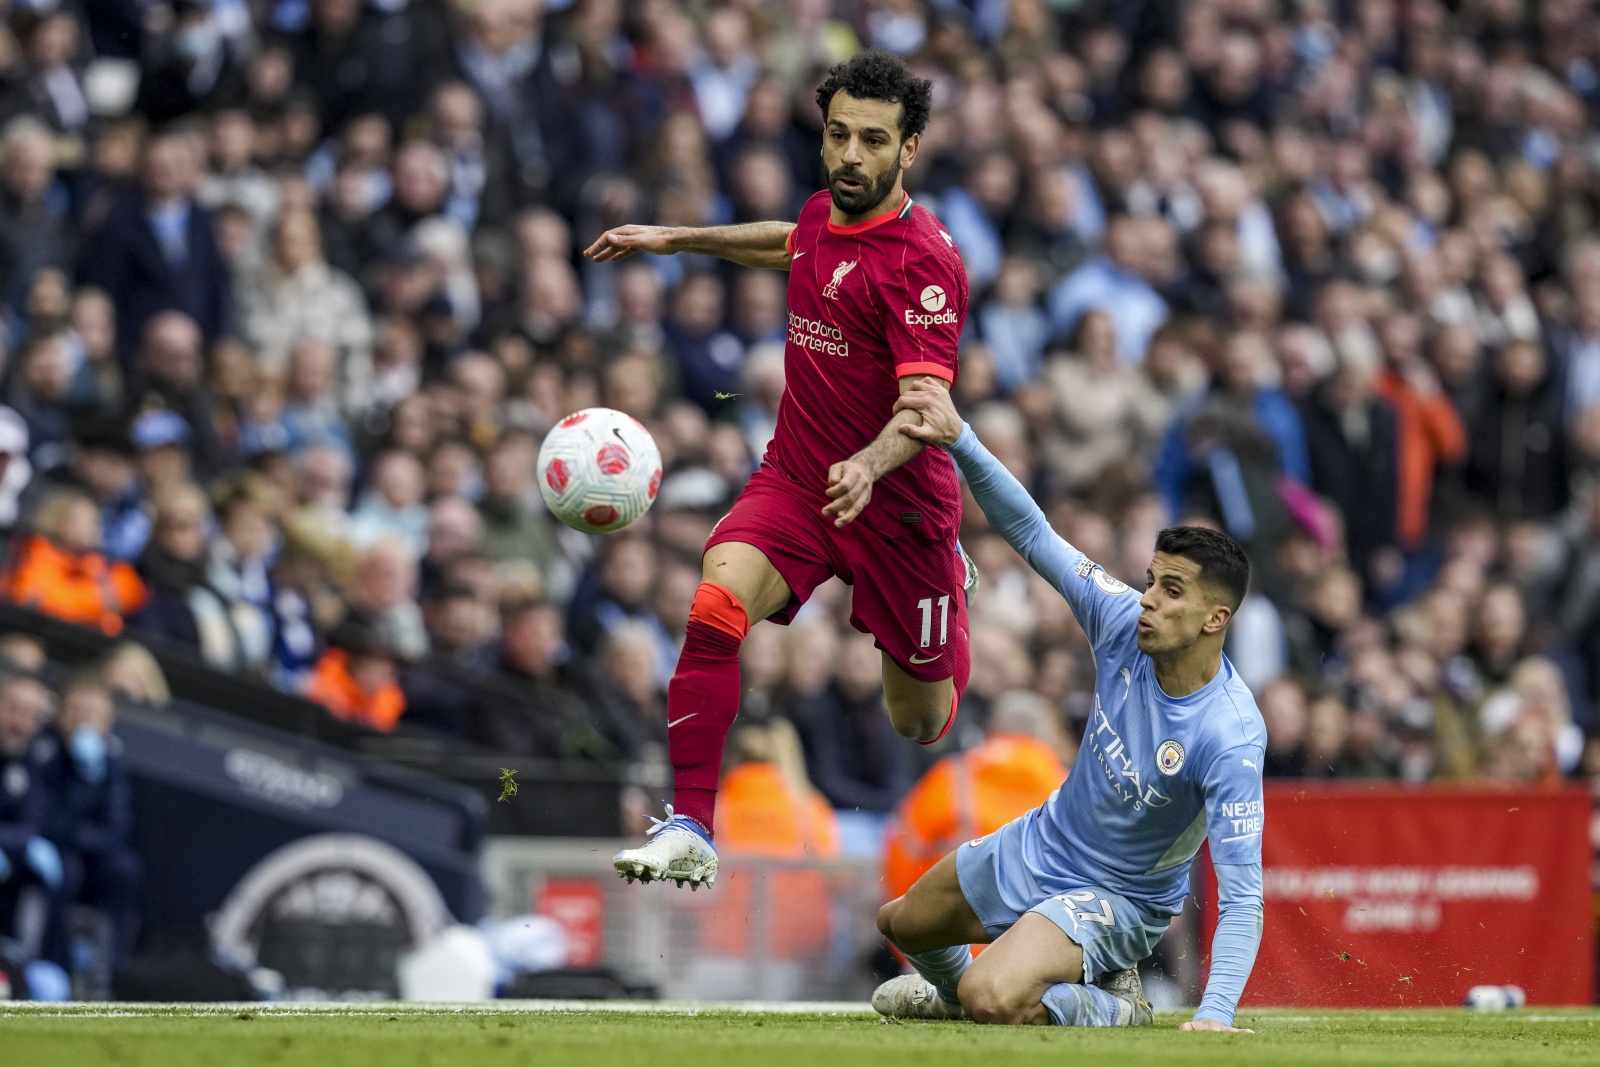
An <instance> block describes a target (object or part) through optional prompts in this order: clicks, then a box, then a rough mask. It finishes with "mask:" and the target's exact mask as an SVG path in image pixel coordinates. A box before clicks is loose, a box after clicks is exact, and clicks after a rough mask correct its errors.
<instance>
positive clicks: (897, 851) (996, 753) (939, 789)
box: [883, 690, 1076, 900]
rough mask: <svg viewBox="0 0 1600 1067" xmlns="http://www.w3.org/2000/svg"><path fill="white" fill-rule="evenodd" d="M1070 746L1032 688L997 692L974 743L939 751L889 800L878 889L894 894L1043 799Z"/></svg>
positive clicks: (1059, 775) (1060, 774)
mask: <svg viewBox="0 0 1600 1067" xmlns="http://www.w3.org/2000/svg"><path fill="white" fill-rule="evenodd" d="M1075 748H1076V746H1075V745H1072V744H1071V743H1070V741H1068V742H1067V743H1065V744H1064V743H1063V737H1062V731H1061V724H1060V720H1059V718H1058V717H1057V716H1056V715H1055V713H1054V709H1052V708H1051V706H1050V704H1049V703H1048V702H1047V701H1046V700H1045V699H1044V698H1043V697H1041V696H1040V695H1039V694H1037V693H1032V692H1028V691H1026V690H1023V691H1017V692H1011V693H1003V694H1001V696H1000V698H999V699H998V700H997V701H995V707H994V711H993V713H992V714H991V716H990V719H989V729H988V736H987V737H986V738H985V739H984V742H983V743H982V744H981V745H978V746H977V747H975V748H970V749H968V750H966V751H965V752H962V753H959V754H956V755H951V756H946V757H945V758H944V759H942V760H940V761H939V762H938V763H936V764H934V765H933V767H932V769H930V770H929V771H928V773H927V774H924V775H923V776H922V777H921V778H920V779H918V781H917V783H916V785H914V786H913V787H912V788H911V790H910V791H909V792H907V793H906V795H905V797H904V799H902V800H901V801H900V803H899V805H898V806H897V807H896V808H895V813H894V819H893V821H891V822H890V824H889V830H888V834H887V835H886V838H885V841H884V851H883V896H884V898H885V899H888V900H893V899H894V898H896V897H898V896H901V895H903V894H904V893H905V891H906V890H908V889H910V888H911V885H912V883H914V882H915V881H916V880H917V879H918V878H920V877H922V875H923V874H924V873H925V872H926V871H927V870H928V869H929V868H930V867H932V866H933V865H934V864H935V863H937V862H938V861H939V860H940V859H941V858H943V857H944V856H945V854H946V853H948V852H950V851H951V850H952V849H955V848H957V847H959V846H960V845H961V844H962V843H963V842H966V841H971V840H972V839H973V838H976V837H982V836H983V835H984V834H990V833H993V832H994V831H996V830H998V829H999V828H1000V827H1002V826H1004V825H1005V824H1006V823H1008V822H1010V821H1011V820H1012V819H1014V818H1016V817H1017V816H1019V815H1021V814H1023V813H1024V812H1026V811H1029V810H1031V809H1033V808H1036V807H1038V806H1039V805H1040V804H1043V803H1044V802H1045V800H1046V799H1047V798H1048V797H1049V796H1050V794H1051V793H1053V792H1054V791H1055V790H1056V789H1057V788H1059V787H1060V785H1061V782H1062V780H1063V779H1065V778H1066V776H1067V769H1066V768H1067V766H1068V765H1070V764H1071V762H1072V761H1071V759H1070V758H1067V757H1069V756H1071V755H1075V754H1076V753H1075V751H1073V750H1074V749H1075Z"/></svg>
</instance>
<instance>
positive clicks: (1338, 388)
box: [0, 0, 1600, 815]
mask: <svg viewBox="0 0 1600 1067" xmlns="http://www.w3.org/2000/svg"><path fill="white" fill-rule="evenodd" d="M865 46H876V47H881V48H884V49H888V50H890V51H893V52H896V53H900V54H903V55H905V56H907V57H908V58H910V60H911V61H912V63H913V65H914V67H915V68H916V69H917V70H918V71H919V72H920V73H921V74H923V75H925V76H927V77H929V78H931V79H932V80H933V84H934V103H935V106H934V112H933V116H932V120H931V122H930V124H929V127H928V130H927V133H926V135H925V137H924V139H923V143H922V146H921V151H920V154H919V157H918V159H917V162H916V165H915V166H914V168H913V169H912V170H910V171H909V172H908V173H907V174H906V183H907V186H908V188H909V189H910V191H911V193H912V195H913V196H914V197H915V198H916V199H917V200H918V201H919V202H921V203H923V204H924V205H926V206H927V207H929V208H930V209H931V210H933V211H935V212H936V213H937V214H938V216H939V217H940V218H941V219H942V220H943V222H944V224H945V225H946V226H947V227H948V229H949V231H950V233H951V234H952V236H953V237H954V238H955V240H956V242H957V244H958V246H959V248H960V250H961V252H962V255H963V257H964V259H965V262H966V264H967V269H968V272H969V275H970V279H971V288H972V294H973V298H972V303H971V307H972V311H971V314H970V316H969V319H968V322H967V326H966V332H965V335H964V338H963V350H962V355H961V372H960V377H959V380H958V381H957V383H956V386H955V391H956V394H957V398H958V401H959V404H960V406H961V408H962V410H963V412H964V414H965V415H966V417H967V418H968V419H969V420H970V421H971V422H972V424H973V425H974V426H975V427H976V429H977V431H978V433H979V435H980V436H981V437H982V439H983V440H984V441H985V442H986V443H987V445H988V446H989V448H990V449H991V450H993V451H994V452H995V453H996V454H997V455H998V456H999V457H1000V458H1001V459H1002V461H1003V462H1004V463H1005V464H1006V465H1007V467H1008V468H1010V469H1011V470H1012V471H1013V472H1014V473H1015V474H1016V475H1017V476H1018V477H1019V478H1021V479H1022V480H1023V481H1024V482H1025V483H1026V484H1027V485H1028V486H1029V487H1030V488H1031V489H1032V490H1033V491H1034V493H1035V495H1036V497H1037V499H1038V500H1039V501H1040V503H1041V504H1042V505H1043V506H1044V507H1045V509H1046V510H1047V512H1048V513H1049V515H1050V518H1051V521H1052V522H1053V524H1054V525H1055V526H1056V528H1057V529H1058V530H1059V531H1060V532H1061V533H1063V534H1064V535H1065V536H1067V537H1069V538H1070V539H1071V540H1072V541H1073V542H1074V543H1076V544H1077V545H1078V546H1080V547H1081V548H1083V549H1084V550H1085V551H1086V552H1087V553H1088V554H1089V555H1090V556H1091V557H1093V558H1095V559H1097V560H1098V561H1100V562H1101V563H1103V564H1104V565H1105V566H1106V567H1107V568H1108V569H1109V570H1111V571H1112V572H1113V573H1115V574H1117V575H1119V576H1120V577H1122V578H1123V579H1125V580H1127V581H1128V582H1130V583H1131V584H1135V585H1142V580H1143V575H1144V570H1145V566H1146V563H1147V561H1148V559H1149V556H1150V553H1151V550H1152V547H1153V544H1154V539H1155V534H1156V532H1157V531H1158V530H1159V529H1160V528H1161V527H1162V526H1164V525H1167V524H1168V523H1171V522H1175V521H1192V522H1208V523H1212V524H1215V525H1218V526H1221V527H1223V528H1225V529H1227V530H1229V531H1230V532H1232V533H1233V534H1235V535H1236V536H1237V537H1239V538H1240V540H1241V541H1243V542H1244V543H1245V544H1246V545H1247V546H1248V549H1249V551H1250V554H1251V556H1252V558H1253V561H1254V564H1255V567H1256V580H1255V583H1254V593H1253V595H1252V596H1251V597H1250V598H1249V599H1248V600H1247V602H1246V603H1245V604H1244V605H1243V606H1242V608H1241V610H1240V612H1239V613H1238V616H1237V618H1236V620H1235V622H1234V630H1233V635H1232V640H1231V646H1230V652H1231V654H1232V656H1233V659H1234V662H1235V664H1236V666H1237V667H1238V669H1239V670H1240V671H1241V672H1242V673H1243V675H1244V676H1245V678H1246V679H1247V680H1248V681H1249V682H1250V684H1251V685H1252V686H1253V687H1254V688H1255V690H1256V692H1257V693H1258V696H1259V699H1260V703H1261V706H1262V709H1263V711H1264V713H1265V715H1266V718H1267V722H1268V727H1269V736H1270V744H1271V751H1270V754H1269V761H1270V766H1269V767H1268V773H1270V774H1274V775H1282V776H1310V777H1373V778H1399V779H1404V780H1407V781H1420V780H1423V779H1430V778H1454V779H1467V778H1482V777H1487V778H1494V779H1498V780H1508V781H1548V780H1556V779H1561V778H1564V777H1568V776H1577V775H1582V774H1589V775H1596V776H1600V738H1596V737H1594V736H1592V735H1591V733H1590V732H1589V731H1593V730H1594V729H1595V727H1596V725H1597V723H1596V720H1595V717H1594V710H1593V709H1594V707H1595V702H1596V698H1597V697H1600V654H1597V653H1600V647H1597V646H1600V547H1597V546H1600V537H1597V536H1596V535H1597V534H1600V492H1597V491H1596V490H1597V487H1600V139H1597V138H1596V137H1595V136H1594V134H1593V133H1592V132H1591V127H1592V124H1593V118H1594V116H1595V115H1596V114H1597V109H1600V17H1597V16H1596V14H1595V13H1594V12H1593V11H1592V10H1591V5H1588V4H1585V3H1582V2H1581V0H1544V2H1540V3H1521V2H1518V0H1460V2H1458V3H1455V4H1451V5H1446V4H1445V3H1442V2H1440V0H1404V2H1400V0H1393V2H1391V0H1350V2H1336V0H1294V2H1283V3H1270V2H1268V0H1185V2H1181V3H1180V2H1178V0H1131V2H1129V0H1125V2H1118V3H1109V2H1103V0H1081V2H1060V3H1049V2H1046V0H933V2H930V3H922V2H919V0H862V2H861V3H852V4H830V3H827V2H826V0H791V2H790V3H788V4H778V3H760V2H757V0H742V2H730V3H722V4H712V3H707V4H696V5H688V6H684V5H679V4H675V3H670V2H667V0H634V2H631V3H623V2H620V0H551V2H549V3H548V4H545V3H541V0H477V2H471V0H458V2H454V3H446V2H443V0H409V2H408V0H263V2H259V3H255V4H246V3H241V2H240V0H149V2H136V0H96V2H94V3H87V2H85V3H83V4H77V3H73V2H70V0H69V2H58V0H37V2H31V3H28V4H18V5H15V6H12V7H11V8H9V9H8V14H7V15H6V18H5V22H4V24H3V26H0V305H3V310H0V320H3V321H0V341H3V353H4V359H3V375H0V398H3V400H4V403H5V405H6V406H5V407H4V408H3V409H0V452H3V453H4V455H5V457H6V459H5V465H4V469H3V475H0V523H4V524H6V525H7V526H9V527H11V528H12V529H13V530H14V535H13V536H12V538H11V539H10V545H9V550H8V553H7V558H6V562H5V567H4V576H3V580H0V592H3V593H4V595H6V596H8V597H9V598H10V599H12V600H13V601H16V602H18V603H22V604H26V605H30V606H32V607H35V608H37V609H39V610H42V611H45V612H48V613H50V614H52V615H55V616H58V617H60V618H64V619H69V620H72V621H75V622H79V623H82V624H84V625H87V626H93V627H96V628H98V629H100V630H101V631H103V632H104V633H107V634H121V633H123V632H125V631H126V632H131V633H137V634H144V635H148V636H149V637H150V639H152V640H156V639H165V640H167V641H170V642H175V643H178V644H182V645H186V646H188V647H190V648H192V649H194V650H195V651H196V652H197V654H199V655H200V656H202V657H204V659H205V660H206V662H208V663H210V664H212V665H214V666H215V667H217V668H219V669H223V670H228V671H235V672H242V673H249V674H253V675H257V676H259V677H262V678H265V679H268V680H270V681H271V683H272V684H274V685H276V686H278V687H280V688H281V689H283V690H284V691H286V692H293V693H298V694H303V695H305V696H307V697H309V698H310V699H312V700H315V701H318V702H320V703H322V704H323V705H325V706H326V707H328V708H329V709H330V711H331V712H332V713H333V714H335V715H337V716H339V717H341V718H344V719H347V720H350V721H352V722H356V723H361V724H364V725H366V726H368V727H370V728H372V729H374V730H377V731H383V732H391V731H399V732H402V733H409V734H413V735H417V736H419V737H420V736H424V735H425V736H427V737H429V738H431V739H432V740H433V741H434V742H435V743H437V744H439V745H441V746H444V747H446V748H449V747H455V748H459V749H461V750H463V751H482V752H493V753H503V754H508V755H516V756H521V757H530V758H531V757H550V758H588V759H596V760H610V761H648V762H654V763H658V764H659V763H661V762H662V761H663V760H664V744H665V736H666V730H665V722H664V708H665V697H664V693H665V686H666V682H667V679H668V678H669V677H670V676H671V673H672V670H673V666H674V661H675V658H676V654H677V646H678V643H679V642H680V641H681V638H682V636H683V628H684V625H685V620H686V617H687V613H688V608H689V604H690V601H691V599H692V597H693V593H694V590H695V587H696V585H697V583H698V581H699V564H698V557H699V551H700V548H701V545H702V544H703V542H704V540H705V538H706V536H707V534H708V533H709V531H710V529H711V527H712V525H713V524H714V523H715V522H716V520H717V518H718V517H719V516H720V515H721V514H722V513H723V512H724V511H725V510H726V508H727V506H728V505H729V503H730V502H731V500H732V499H733V497H734V495H735V494H737V492H738V491H739V489H740V487H741V485H742V484H743V482H744V480H745V479H746V478H747V477H748V476H749V474H750V472H751V470H752V469H753V467H754V466H755V464H756V463H757V462H758V461H759V457H760V456H761V454H762V451H763V449H764V448H765V446H766V443H767V441H768V440H769V438H770V436H771V434H772V432H773V426H774V422H775V414H776V409H777V404H778V402H779V399H780V397H781V395H782V391H783V370H784V368H783V338H784V322H785V299H784V286H785V277H784V276H783V275H782V274H780V273H776V272H760V271H751V270H741V269H733V268H730V267H728V266H727V265H726V264H722V263H719V262H716V261H710V260H705V259H700V258H696V257H691V256H679V257H675V258H672V259H652V258H650V257H635V258H633V259H630V260H627V261H625V262H622V263H620V264H619V263H603V264H593V263H589V262H586V261H584V260H582V258H581V257H580V256H579V255H577V250H578V249H579V248H581V247H583V246H584V245H586V244H587V243H589V242H590V241H592V240H593V239H594V238H595V237H596V236H597V235H598V234H599V233H600V232H601V231H602V230H603V229H604V228H606V227H608V226H611V225H616V224H621V223H625V222H656V223H661V224H670V225H684V226H697V225H707V224H717V223H728V222H738V221H746V220H757V219H770V218H793V217H794V215H795V212H796V210H797V208H798V206H799V204H800V203H801V202H802V201H803V200H804V199H805V197H807V196H808V195H810V194H811V193H812V192H813V191H815V190H816V189H817V188H819V187H820V184H821V176H820V174H819V156H818V152H819V138H820V130H821V116H820V115H819V114H818V112H817V109H816V106H815V103H814V100H813V96H812V94H813V91H814V88H815V86H816V84H817V83H818V81H819V80H820V78H821V76H822V73H823V72H824V71H825V70H826V69H827V67H828V66H829V65H830V64H832V63H834V62H837V61H839V60H840V59H842V58H845V57H847V56H849V55H850V54H852V53H853V52H854V51H855V50H857V49H858V48H861V47H865ZM597 404H603V405H606V406H609V407H614V408H618V409H621V410H622V411H625V412H627V413H629V414H632V415H634V416H636V417H637V418H639V419H640V420H642V421H644V422H645V423H646V424H647V425H648V426H649V427H650V429H651V430H652V432H653V433H654V435H655V437H656V439H657V442H658V444H659V445H660V448H661V452H662V455H663V460H664V463H665V469H666V472H667V473H666V478H665V480H664V482H663V484H662V487H661V491H660V496H659V498H658V500H657V502H656V504H655V507H654V509H653V510H652V512H651V513H650V514H649V515H648V516H647V518H646V519H644V520H643V521H641V522H640V523H638V524H637V526H636V527H635V528H633V529H630V530H629V531H627V532H625V533H623V534H619V535H614V536H610V537H607V538H604V539H593V538H589V537H586V536H583V535H580V534H577V533H574V532H572V531H570V530H567V529H565V528H564V527H560V526H558V525H557V524H555V523H554V522H553V521H552V520H551V518H550V517H549V515H548V513H547V512H546V511H545V510H544V508H543V506H542V503H541V501H540V498H539V492H538V486H537V482H536V478H537V472H536V459H537V453H538V448H539V443H540V441H541V439H542V436H543V434H544V433H545V432H546V431H547V430H548V429H549V428H550V427H551V426H552V425H553V424H554V423H555V422H556V421H557V420H559V419H560V418H561V417H563V416H564V415H566V414H567V413H569V412H571V411H574V410H577V409H579V408H583V407H587V406H592V405H597ZM841 458H842V457H841ZM964 539H965V545H966V548H967V550H968V551H969V553H971V555H972V556H973V557H974V558H975V559H976V561H977V563H978V565H979V567H980V569H981V571H982V573H983V586H982V588H981V590H980V592H979V594H978V596H977V598H976V601H975V603H974V604H973V607H972V633H971V639H972V642H973V644H974V646H975V648H974V655H973V677H972V683H971V687H970V689H969V690H968V692H967V695H966V700H965V702H964V705H963V708H962V712H961V718H960V720H959V724H958V727H957V729H956V730H955V731H953V734H952V736H951V738H949V739H948V740H947V741H946V742H945V743H944V748H942V749H936V750H934V751H933V752H931V753H924V752H922V751H920V750H914V749H913V746H908V745H905V744H904V743H903V742H901V741H900V740H899V739H898V738H896V737H895V735H894V734H893V731H892V730H891V728H890V727H889V724H888V722H887V719H886V718H885V716H884V714H883V712H882V711H881V708H880V698H881V694H880V691H879V680H878V679H879V665H878V656H877V653H876V652H875V650H874V648H873V645H872V639H871V638H870V637H867V636H865V635H861V634H857V633H855V632H854V631H852V630H851V629H850V628H849V627H848V625H847V623H846V621H845V620H847V619H848V616H849V606H848V596H849V591H848V589H846V588H845V587H843V586H840V585H838V584H837V583H834V584H832V585H830V586H826V587H824V588H823V589H822V590H821V591H820V592H819V593H818V595H817V596H816V598H815V600H814V602H813V603H812V605H811V606H809V607H808V608H807V609H806V611H804V612H803V613H802V614H801V616H800V618H799V619H798V620H797V622H796V624H795V625H793V626H791V627H789V628H788V629H779V628H776V627H773V626H770V625H768V626H757V627H756V628H755V629H754V630H753V631H752V633H751V635H750V638H749V640H748V641H747V642H746V645H745V648H744V668H745V674H744V685H745V691H746V698H745V714H746V715H747V716H748V719H749V721H750V722H753V723H757V724H760V723H763V722H771V721H778V720H782V721H787V722H789V723H792V724H793V726H794V728H795V731H796V733H797V735H798V737H799V739H800V742H801V744H802V747H803V753H804V764H805V770H806V772H807V773H808V774H809V776H810V778H811V781H812V783H813V784H814V785H815V786H816V788H817V789H818V790H820V791H821V793H822V794H823V795H824V796H825V797H826V798H827V800H828V801H829V802H830V803H831V804H832V805H833V806H834V807H836V808H839V809H843V810H847V811H851V812H854V811H856V810H859V811H861V812H865V813H877V814H879V815H884V814H887V813H888V812H890V811H892V810H893V808H894V806H895V804H896V803H897V802H898V801H899V799H900V798H901V797H902V796H903V795H904V794H905V793H906V791H907V790H908V789H909V788H910V787H911V784H912V782H913V781H914V780H915V778H916V777H917V776H918V774H919V773H921V772H922V771H923V770H924V769H925V767H926V761H927V760H930V759H932V758H935V757H937V756H938V755H940V754H941V753H945V752H949V751H951V750H953V749H962V748H969V747H973V746H975V745H977V744H978V743H979V742H980V740H981V738H982V737H983V736H984V733H985V731H986V730H987V729H988V728H989V726H990V723H991V717H992V714H993V711H994V709H995V708H996V707H997V706H998V705H1000V704H1002V703H1005V702H1006V701H1011V702H1012V703H1013V704H1015V703H1016V702H1017V700H1018V699H1019V698H1020V697H1023V696H1026V695H1028V694H1031V697H1028V699H1030V700H1033V699H1035V698H1042V700H1043V702H1044V703H1043V705H1042V706H1043V707H1045V708H1046V709H1047V713H1048V716H1049V717H1050V718H1051V719H1052V722H1053V725H1050V726H1049V727H1048V729H1046V728H1040V730H1039V731H1036V732H1038V733H1040V735H1041V736H1048V737H1050V738H1051V740H1050V742H1049V743H1050V745H1051V746H1052V750H1053V751H1054V752H1056V753H1057V754H1059V755H1060V756H1061V758H1063V759H1067V758H1069V757H1070V753H1071V748H1072V736H1073V734H1074V733H1075V732H1078V731H1081V728H1082V723H1083V721H1084V719H1085V717H1086V715H1087V711H1088V702H1089V692H1090V684H1091V681H1092V671H1093V666H1092V663H1091V661H1090V659H1089V657H1088V654H1087V648H1086V645H1085V642H1084V639H1083V636H1082V633H1081V631H1080V630H1079V629H1078V628H1077V626H1076V625H1075V623H1074V622H1073V620H1072V619H1071V616H1070V614H1069V612H1068V610H1067V607H1066V605H1065V603H1064V602H1063V601H1062V600H1061V598H1060V597H1059V596H1058V595H1056V594H1053V593H1052V592H1051V591H1050V590H1049V589H1048V587H1046V586H1045V585H1044V584H1043V583H1042V581H1040V580H1039V579H1037V578H1035V577H1033V576H1032V575H1031V573H1030V572H1028V571H1027V570H1026V569H1025V567H1024V566H1023V565H1022V563H1021V561H1020V560H1019V559H1018V558H1017V557H1016V556H1015V555H1014V554H1013V553H1012V552H1011V551H1010V549H1009V548H1008V547H1007V546H1006V545H1005V544H1004V543H1003V542H1002V541H1000V540H999V539H998V538H997V537H996V536H995V535H994V534H993V533H992V532H991V531H990V530H989V529H988V527H987V525H986V523H985V522H984V519H983V517H982V515H981V513H980V512H978V510H977V509H976V508H975V507H971V506H969V508H968V511H967V520H966V529H965V532H964Z"/></svg>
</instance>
